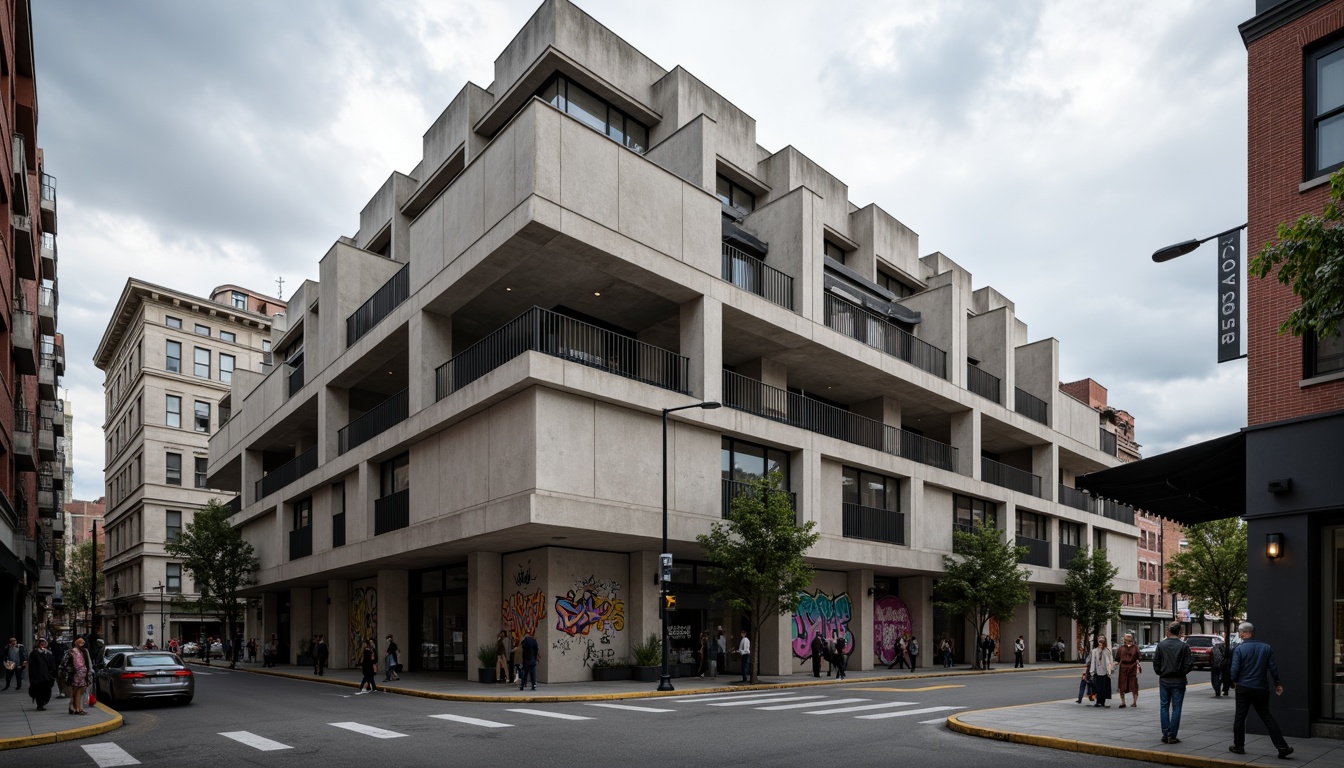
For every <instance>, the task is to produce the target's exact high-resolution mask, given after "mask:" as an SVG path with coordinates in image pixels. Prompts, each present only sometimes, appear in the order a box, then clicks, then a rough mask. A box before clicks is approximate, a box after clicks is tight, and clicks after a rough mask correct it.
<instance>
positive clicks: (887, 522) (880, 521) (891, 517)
mask: <svg viewBox="0 0 1344 768" xmlns="http://www.w3.org/2000/svg"><path fill="white" fill-rule="evenodd" d="M840 507H841V512H842V513H843V515H844V528H843V533H844V535H845V536H847V537H848V538H851V539H866V540H868V541H884V542H886V543H888V544H904V543H905V514H904V513H901V512H895V511H892V510H890V509H875V508H873V507H864V506H860V505H858V504H841V505H840Z"/></svg>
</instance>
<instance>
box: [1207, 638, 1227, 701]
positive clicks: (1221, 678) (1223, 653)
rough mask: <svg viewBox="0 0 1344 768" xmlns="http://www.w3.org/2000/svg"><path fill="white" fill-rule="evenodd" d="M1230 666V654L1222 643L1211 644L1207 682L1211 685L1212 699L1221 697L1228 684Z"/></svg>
mask: <svg viewBox="0 0 1344 768" xmlns="http://www.w3.org/2000/svg"><path fill="white" fill-rule="evenodd" d="M1231 665H1232V653H1231V651H1229V650H1228V649H1227V645H1226V644H1224V643H1217V642H1215V643H1214V644H1213V647H1212V648H1210V649H1209V682H1210V683H1212V684H1213V697H1214V698H1215V699H1216V698H1218V697H1219V696H1222V695H1223V691H1224V690H1226V689H1227V685H1228V683H1229V682H1231V681H1230V680H1229V678H1230V677H1231V676H1230V675H1228V668H1229V667H1231Z"/></svg>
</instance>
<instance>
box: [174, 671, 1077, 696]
mask: <svg viewBox="0 0 1344 768" xmlns="http://www.w3.org/2000/svg"><path fill="white" fill-rule="evenodd" d="M190 663H191V664H192V665H194V666H205V665H203V664H200V663H199V662H195V661H192V662H190ZM1053 669H1057V668H1055V667H1037V668H1030V667H1023V668H1021V669H1012V668H1008V669H998V670H992V669H991V670H988V671H986V670H976V669H965V670H961V671H959V672H942V673H935V672H921V673H919V674H913V675H884V676H882V677H864V678H857V679H845V680H824V681H822V680H807V681H802V680H800V681H798V682H785V683H757V684H755V685H718V686H714V687H710V688H689V689H682V690H678V691H624V692H621V693H583V694H573V695H561V696H495V695H487V694H474V693H438V692H435V691H422V690H419V689H416V688H389V687H380V688H379V689H378V690H380V691H386V692H388V693H395V694H400V695H402V696H415V697H418V698H422V699H437V700H439V701H467V702H475V703H486V704H490V703H495V704H520V703H521V704H544V703H546V702H548V701H551V702H572V701H620V700H621V699H651V698H657V697H660V696H687V695H699V694H706V693H732V692H734V691H775V690H781V689H788V688H808V687H812V686H825V685H855V684H860V683H890V682H900V681H903V680H927V679H931V678H944V677H975V676H980V675H998V674H1013V673H1017V672H1046V671H1051V670H1053ZM233 671H237V672H248V673H251V674H254V675H268V676H270V677H283V678H286V679H289V680H302V681H306V682H310V683H326V684H328V685H340V686H345V687H346V688H358V687H359V683H356V682H353V681H350V680H339V679H336V678H325V677H317V676H315V675H308V674H302V673H298V672H283V671H272V670H269V669H249V668H247V667H235V668H234V670H233Z"/></svg>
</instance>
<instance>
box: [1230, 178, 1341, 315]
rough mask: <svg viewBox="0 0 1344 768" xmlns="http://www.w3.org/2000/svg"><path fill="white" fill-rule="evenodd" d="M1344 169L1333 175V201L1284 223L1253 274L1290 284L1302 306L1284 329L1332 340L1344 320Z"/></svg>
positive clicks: (1255, 264)
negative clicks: (1295, 219) (1342, 224)
mask: <svg viewBox="0 0 1344 768" xmlns="http://www.w3.org/2000/svg"><path fill="white" fill-rule="evenodd" d="M1342 200H1344V169H1342V170H1339V171H1335V172H1334V173H1333V174H1331V175H1330V201H1329V202H1327V203H1326V204H1325V209H1324V210H1323V211H1321V213H1319V214H1315V213H1312V214H1305V215H1303V216H1302V217H1300V218H1299V219H1298V220H1297V221H1295V222H1293V223H1292V224H1289V223H1288V222H1280V223H1279V227H1278V232H1277V235H1278V242H1276V243H1266V244H1265V246H1264V247H1263V248H1261V249H1260V253H1259V254H1257V255H1256V256H1255V258H1253V259H1251V263H1250V265H1249V272H1250V274H1252V275H1254V276H1255V277H1261V278H1263V277H1268V276H1269V275H1270V274H1273V273H1274V272H1275V270H1277V271H1278V273H1277V278H1278V281H1279V282H1280V283H1281V284H1283V285H1286V286H1289V287H1290V288H1291V289H1292V291H1293V295H1294V296H1297V297H1298V298H1300V299H1301V300H1302V306H1300V307H1298V308H1297V309H1294V310H1293V311H1292V312H1290V313H1288V317H1287V318H1285V319H1284V321H1283V324H1282V325H1280V326H1279V332H1280V333H1288V332H1291V333H1292V334H1293V335H1294V336H1301V335H1302V334H1304V333H1307V332H1308V331H1310V332H1312V333H1315V334H1316V337H1317V338H1320V339H1329V338H1331V337H1332V336H1334V335H1335V333H1337V332H1338V331H1339V329H1340V324H1341V321H1344V227H1341V226H1340V224H1341V223H1344V210H1341V201H1342Z"/></svg>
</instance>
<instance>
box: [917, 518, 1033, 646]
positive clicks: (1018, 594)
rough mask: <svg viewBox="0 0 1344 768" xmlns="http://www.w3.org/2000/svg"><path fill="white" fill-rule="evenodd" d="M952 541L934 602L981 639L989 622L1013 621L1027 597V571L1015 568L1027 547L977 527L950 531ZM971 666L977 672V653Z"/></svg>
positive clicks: (989, 529)
mask: <svg viewBox="0 0 1344 768" xmlns="http://www.w3.org/2000/svg"><path fill="white" fill-rule="evenodd" d="M952 540H953V541H952V551H953V552H955V554H953V555H943V575H942V576H940V577H938V587H937V589H936V590H935V591H934V599H933V601H934V604H935V605H939V606H942V607H943V608H946V609H947V610H948V611H949V612H951V613H954V614H957V613H959V614H961V615H963V616H965V617H966V621H967V622H968V623H970V625H971V627H972V628H973V629H974V631H975V635H976V637H979V636H980V635H982V634H984V633H985V632H986V631H988V626H987V625H988V624H989V620H990V619H998V620H1000V621H1004V620H1006V619H1011V618H1012V617H1013V611H1015V610H1016V609H1017V606H1018V605H1020V604H1022V603H1025V602H1027V601H1028V600H1030V599H1031V587H1029V586H1028V585H1027V579H1028V578H1030V577H1031V571H1029V570H1027V569H1026V568H1021V567H1019V564H1020V563H1021V562H1022V558H1023V557H1025V556H1026V554H1027V548H1026V547H1019V546H1015V545H1013V544H1009V543H1007V542H1005V541H1004V540H1003V538H1002V536H1001V535H1000V533H999V530H998V529H997V528H994V527H992V526H986V525H981V524H980V523H976V525H975V528H974V529H973V530H971V531H969V532H967V531H953V532H952ZM975 668H976V669H979V668H980V655H979V654H975Z"/></svg>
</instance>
